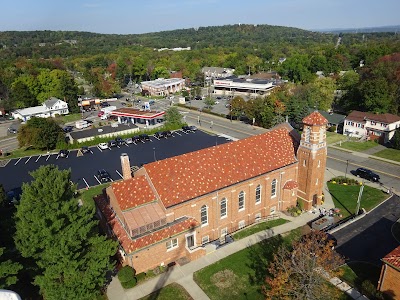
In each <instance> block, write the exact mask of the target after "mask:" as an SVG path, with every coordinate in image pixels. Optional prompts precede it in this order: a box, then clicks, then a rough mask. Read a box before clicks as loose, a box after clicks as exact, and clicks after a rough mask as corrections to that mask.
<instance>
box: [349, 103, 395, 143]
mask: <svg viewBox="0 0 400 300" xmlns="http://www.w3.org/2000/svg"><path fill="white" fill-rule="evenodd" d="M399 127H400V117H399V116H396V115H392V114H388V113H386V114H373V113H368V112H361V111H356V110H354V111H352V112H351V113H350V114H349V115H348V116H347V117H346V119H345V121H344V127H343V134H345V135H348V136H352V137H358V138H364V139H366V140H368V139H378V140H379V142H380V143H382V144H384V143H387V142H389V141H390V139H391V138H392V137H393V135H394V133H395V131H396V129H397V128H399Z"/></svg>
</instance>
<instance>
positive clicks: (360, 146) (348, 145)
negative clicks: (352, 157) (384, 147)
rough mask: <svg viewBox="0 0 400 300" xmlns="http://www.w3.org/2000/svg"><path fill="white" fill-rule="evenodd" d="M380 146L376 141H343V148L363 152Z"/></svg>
mask: <svg viewBox="0 0 400 300" xmlns="http://www.w3.org/2000/svg"><path fill="white" fill-rule="evenodd" d="M376 146H378V144H377V143H376V142H374V141H366V142H344V143H342V145H341V146H339V147H341V148H344V149H347V150H351V151H357V152H362V151H365V150H368V149H371V148H374V147H376Z"/></svg>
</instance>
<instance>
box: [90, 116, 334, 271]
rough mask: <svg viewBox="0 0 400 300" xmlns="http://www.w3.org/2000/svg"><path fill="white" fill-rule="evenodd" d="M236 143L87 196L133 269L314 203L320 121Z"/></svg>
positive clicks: (190, 252) (189, 255)
mask: <svg viewBox="0 0 400 300" xmlns="http://www.w3.org/2000/svg"><path fill="white" fill-rule="evenodd" d="M303 122H304V131H303V134H302V136H301V137H300V136H299V135H298V133H297V132H296V131H295V130H294V129H293V128H292V127H291V126H290V125H289V124H288V123H283V124H280V125H278V126H276V127H274V128H273V129H271V130H270V131H268V132H266V133H264V134H260V135H256V136H252V137H249V138H246V139H243V140H238V141H235V142H230V143H226V144H222V145H218V146H214V147H210V148H206V149H202V150H199V151H195V152H191V153H186V154H183V155H179V156H175V157H171V158H168V159H164V160H161V161H155V162H152V163H149V164H145V165H144V166H143V167H141V168H140V169H139V170H137V171H136V172H135V173H134V174H133V177H132V173H131V166H130V163H129V157H128V155H126V154H122V155H121V164H122V173H123V180H122V181H119V182H114V183H112V184H111V186H109V187H108V188H107V189H106V190H105V191H104V193H103V195H99V196H98V197H96V198H95V202H96V206H97V215H98V216H99V218H100V223H101V224H102V225H103V227H104V228H105V230H106V231H107V232H108V234H109V235H110V236H112V237H113V238H115V239H116V240H118V241H119V245H120V249H119V253H120V258H121V261H122V263H123V264H127V265H130V266H132V267H133V268H135V269H136V271H137V272H138V273H140V272H144V271H146V270H149V269H153V268H155V267H157V266H160V265H167V264H171V263H176V262H177V263H179V262H181V261H188V260H189V261H190V260H195V259H197V258H199V257H201V256H204V255H205V254H206V252H207V250H206V249H207V248H209V247H210V246H212V247H214V246H216V245H220V244H221V243H224V242H225V241H226V239H227V236H228V235H229V234H231V233H233V232H235V231H237V230H240V229H242V228H244V227H246V226H248V225H251V224H254V223H256V222H260V221H262V220H265V219H266V218H269V217H270V216H273V215H274V214H277V213H279V212H280V211H284V210H286V209H287V208H288V207H290V206H293V205H296V203H297V200H298V199H302V201H303V204H304V207H305V209H307V210H308V209H311V207H312V206H313V205H319V204H321V200H322V187H323V181H324V170H325V166H326V156H327V147H326V124H327V120H326V119H325V118H324V117H323V116H322V115H321V114H320V113H318V112H313V113H311V114H310V115H309V116H307V117H306V118H304V119H303Z"/></svg>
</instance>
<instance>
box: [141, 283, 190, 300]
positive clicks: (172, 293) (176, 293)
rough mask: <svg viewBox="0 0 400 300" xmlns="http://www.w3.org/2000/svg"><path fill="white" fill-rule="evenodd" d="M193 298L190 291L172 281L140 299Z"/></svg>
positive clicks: (168, 299)
mask: <svg viewBox="0 0 400 300" xmlns="http://www.w3.org/2000/svg"><path fill="white" fill-rule="evenodd" d="M154 299H157V300H170V299H174V300H193V298H192V297H190V295H189V293H188V292H187V291H186V290H185V289H184V288H183V287H182V286H181V285H179V284H177V283H171V284H169V285H167V286H165V287H163V288H162V289H160V290H158V291H156V292H154V293H151V294H150V295H148V296H146V297H143V298H140V300H154Z"/></svg>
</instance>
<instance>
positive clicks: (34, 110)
mask: <svg viewBox="0 0 400 300" xmlns="http://www.w3.org/2000/svg"><path fill="white" fill-rule="evenodd" d="M68 113H69V110H68V104H67V103H66V102H64V101H62V100H60V99H57V98H55V97H51V98H50V99H48V100H46V101H45V102H44V103H43V104H42V105H40V106H34V107H28V108H23V109H17V110H15V111H13V112H12V116H13V117H14V118H15V119H20V120H22V121H27V120H29V119H30V118H32V117H38V118H48V117H55V116H57V115H66V114H68Z"/></svg>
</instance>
